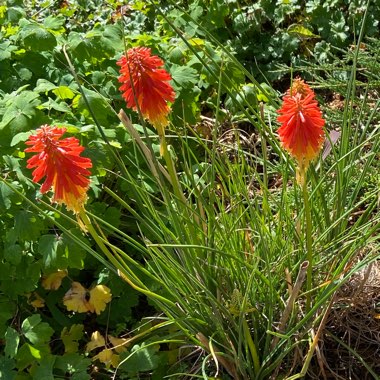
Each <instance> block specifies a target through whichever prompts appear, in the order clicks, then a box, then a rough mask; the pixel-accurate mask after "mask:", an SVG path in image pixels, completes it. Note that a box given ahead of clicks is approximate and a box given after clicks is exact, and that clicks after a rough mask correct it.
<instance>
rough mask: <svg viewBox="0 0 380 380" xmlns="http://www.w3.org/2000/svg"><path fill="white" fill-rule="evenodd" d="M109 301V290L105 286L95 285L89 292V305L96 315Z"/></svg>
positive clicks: (110, 296) (110, 297) (110, 295)
mask: <svg viewBox="0 0 380 380" xmlns="http://www.w3.org/2000/svg"><path fill="white" fill-rule="evenodd" d="M111 299H112V294H111V290H110V289H109V288H107V286H105V285H96V286H95V287H94V288H93V289H91V290H90V301H89V303H90V304H91V306H92V308H93V311H95V313H96V314H100V313H101V312H102V311H103V310H104V309H105V308H106V304H107V303H108V302H110V301H111Z"/></svg>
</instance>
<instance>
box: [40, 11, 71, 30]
mask: <svg viewBox="0 0 380 380" xmlns="http://www.w3.org/2000/svg"><path fill="white" fill-rule="evenodd" d="M65 22H66V19H65V17H63V16H62V15H56V14H55V15H51V16H48V17H46V18H45V19H44V27H45V28H46V29H52V30H62V29H63V26H64V25H65Z"/></svg>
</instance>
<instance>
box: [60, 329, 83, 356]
mask: <svg viewBox="0 0 380 380" xmlns="http://www.w3.org/2000/svg"><path fill="white" fill-rule="evenodd" d="M83 329H84V326H83V325H80V324H75V325H72V326H71V327H70V330H68V329H67V327H64V329H63V330H62V332H61V339H62V341H63V344H64V345H65V353H66V354H69V353H75V352H77V351H78V347H79V343H78V341H79V340H81V339H82V338H83Z"/></svg>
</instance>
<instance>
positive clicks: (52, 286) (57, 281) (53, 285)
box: [41, 269, 67, 290]
mask: <svg viewBox="0 0 380 380" xmlns="http://www.w3.org/2000/svg"><path fill="white" fill-rule="evenodd" d="M66 276H67V270H66V269H64V270H60V269H59V270H58V271H57V272H54V273H50V274H49V275H47V276H43V277H42V281H41V284H42V287H44V288H45V289H47V290H57V289H58V288H59V287H60V286H61V284H62V280H63V279H64V278H65V277H66Z"/></svg>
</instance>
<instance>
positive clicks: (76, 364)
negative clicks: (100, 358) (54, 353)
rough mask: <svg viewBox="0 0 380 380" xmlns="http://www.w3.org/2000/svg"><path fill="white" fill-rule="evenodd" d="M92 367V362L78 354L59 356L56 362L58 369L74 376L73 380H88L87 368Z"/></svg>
mask: <svg viewBox="0 0 380 380" xmlns="http://www.w3.org/2000/svg"><path fill="white" fill-rule="evenodd" d="M90 365H91V360H90V359H88V358H86V357H84V356H82V355H80V354H77V353H73V354H65V355H62V356H58V357H57V360H56V362H55V366H56V368H58V369H60V370H62V371H63V372H67V373H69V374H70V375H73V377H72V378H71V379H74V376H75V379H77V380H87V379H90V376H88V377H86V376H84V375H87V368H88V367H89V366H90Z"/></svg>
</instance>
